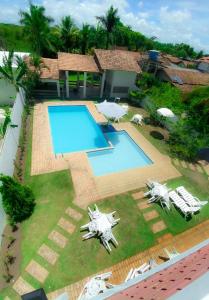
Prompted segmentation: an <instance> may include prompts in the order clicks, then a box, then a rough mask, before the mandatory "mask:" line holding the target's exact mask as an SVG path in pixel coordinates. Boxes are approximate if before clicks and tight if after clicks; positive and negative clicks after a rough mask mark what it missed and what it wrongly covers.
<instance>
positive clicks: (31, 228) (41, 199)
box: [0, 112, 209, 299]
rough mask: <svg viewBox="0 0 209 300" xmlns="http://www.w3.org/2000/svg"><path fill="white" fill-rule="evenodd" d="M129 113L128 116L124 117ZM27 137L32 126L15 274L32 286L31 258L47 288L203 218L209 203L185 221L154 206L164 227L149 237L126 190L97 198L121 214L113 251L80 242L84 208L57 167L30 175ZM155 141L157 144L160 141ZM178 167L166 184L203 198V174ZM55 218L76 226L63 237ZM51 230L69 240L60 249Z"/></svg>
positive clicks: (102, 266)
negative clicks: (28, 210) (47, 253)
mask: <svg viewBox="0 0 209 300" xmlns="http://www.w3.org/2000/svg"><path fill="white" fill-rule="evenodd" d="M132 113H133V112H132ZM130 117H131V115H129V116H128V117H127V118H130ZM31 124H32V119H31ZM139 130H140V132H142V130H143V131H144V135H145V136H146V135H149V133H148V132H146V126H145V125H143V127H142V128H141V127H140V128H139ZM31 136H32V125H31V128H30V139H29V143H28V149H27V154H28V155H27V161H26V173H25V181H26V183H27V184H28V185H30V186H31V188H32V189H33V192H34V194H35V196H36V202H37V205H36V208H35V211H34V214H33V215H32V216H31V218H30V219H28V220H27V221H25V222H24V223H23V224H22V247H21V255H22V261H21V275H22V277H23V278H24V279H25V280H27V281H28V282H29V283H30V284H31V285H33V286H34V287H35V288H38V287H39V283H38V282H37V281H36V280H35V279H33V278H32V277H31V276H30V275H29V274H28V273H27V272H25V271H24V269H25V267H26V266H27V264H28V263H29V261H30V260H31V259H34V260H36V261H37V262H39V263H40V264H41V265H42V266H44V267H46V269H47V270H48V271H49V272H50V274H49V276H48V278H47V280H46V281H45V283H44V285H43V286H44V288H45V290H46V292H49V291H53V290H55V289H59V288H62V287H64V286H66V285H69V284H70V283H73V282H76V281H78V280H80V279H82V278H84V277H86V276H88V275H90V274H94V273H96V272H100V271H102V270H103V269H105V268H106V267H108V266H111V265H113V264H115V263H117V262H119V261H122V260H123V259H125V258H127V257H130V256H132V255H134V254H136V253H138V252H140V251H143V250H144V249H147V248H149V247H151V246H152V245H154V244H155V242H156V238H158V237H159V236H160V235H161V234H164V233H166V232H171V233H172V234H174V235H175V234H178V233H180V232H182V231H184V230H186V229H188V228H190V227H192V226H194V225H196V224H197V223H200V222H202V221H204V220H205V219H207V218H208V216H209V205H206V206H205V207H204V208H203V209H202V211H201V212H200V213H199V214H198V215H197V216H195V217H193V219H192V220H188V221H186V220H185V219H184V218H183V216H181V215H180V213H179V212H178V211H176V209H175V208H173V209H172V211H171V212H169V213H168V212H166V211H163V210H162V208H161V207H160V206H159V205H157V204H156V205H154V206H153V207H154V208H155V209H156V210H157V211H158V212H159V215H160V217H159V219H160V218H161V219H163V220H164V222H165V223H166V225H167V229H166V230H165V231H163V232H162V233H160V234H157V235H154V234H153V233H152V231H151V229H150V226H151V225H152V223H153V221H151V222H145V220H144V218H143V216H142V212H141V211H140V210H139V209H138V207H137V201H135V200H133V198H132V197H131V194H130V193H126V194H123V195H119V196H115V197H112V198H109V199H105V200H101V201H99V202H98V203H97V204H98V206H99V208H100V209H101V210H102V211H105V212H111V211H114V210H116V211H117V217H120V218H121V220H120V222H119V224H118V225H117V226H115V228H114V229H113V233H114V235H115V237H116V239H117V240H118V242H119V246H118V248H117V249H115V248H114V246H112V253H111V254H108V253H107V251H106V250H105V249H104V247H103V246H102V245H101V244H100V242H99V240H98V239H90V240H87V241H82V234H83V233H82V232H80V226H81V225H82V224H85V223H86V222H88V216H87V212H86V211H84V210H82V209H80V208H78V207H77V206H75V205H74V204H73V197H74V191H73V185H72V181H71V177H70V173H69V172H68V171H61V172H55V173H50V174H45V175H39V176H30V164H31V140H32V138H31ZM160 142H161V143H162V141H159V143H160ZM153 144H155V143H153ZM156 146H157V145H156ZM159 149H161V147H159ZM180 171H181V172H182V174H183V176H182V177H180V178H177V179H175V180H170V181H169V182H168V186H169V187H171V188H176V187H177V186H179V185H184V186H185V187H186V188H188V190H189V191H191V192H192V193H193V194H194V195H196V196H198V197H199V198H200V199H203V200H204V199H206V198H207V199H208V193H209V190H208V181H207V180H206V178H205V177H204V176H203V175H201V176H203V177H202V178H199V177H198V176H196V175H195V176H194V174H192V173H194V172H190V173H189V172H187V171H185V170H180ZM68 206H71V207H73V208H75V209H76V210H77V211H79V212H80V213H82V215H83V218H82V219H81V220H80V221H79V222H75V221H74V220H73V219H71V218H70V217H68V216H67V215H66V214H65V209H66V208H67V207H68ZM153 207H152V208H153ZM149 209H150V208H148V210H149ZM61 217H65V218H66V219H68V220H69V221H70V222H72V223H74V224H75V225H76V230H75V232H74V233H73V234H72V235H68V234H67V233H66V232H64V231H63V230H62V229H61V228H60V227H59V226H58V225H57V222H58V220H59V219H60V218H61ZM54 229H55V230H57V231H59V232H60V233H62V234H63V235H64V236H66V237H67V238H68V239H69V242H68V243H67V246H66V247H65V248H64V249H60V248H59V247H57V246H56V245H55V244H54V243H53V242H52V241H50V240H49V239H48V234H49V233H50V232H51V231H52V230H54ZM43 243H45V244H47V245H48V246H49V247H51V248H52V249H54V250H55V251H56V252H57V253H59V255H60V256H59V259H58V261H57V262H56V264H55V265H54V266H51V265H49V264H48V263H47V262H45V261H44V259H43V258H42V257H40V256H39V255H38V254H37V250H38V249H39V247H40V246H41V245H42V244H43ZM6 295H8V296H10V297H11V299H16V296H15V293H14V292H13V290H12V289H9V288H8V289H6V290H4V291H3V292H2V294H1V296H0V299H3V298H1V297H4V296H6Z"/></svg>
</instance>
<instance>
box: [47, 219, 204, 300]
mask: <svg viewBox="0 0 209 300" xmlns="http://www.w3.org/2000/svg"><path fill="white" fill-rule="evenodd" d="M208 238H209V220H207V221H205V222H203V223H201V224H199V225H197V226H195V227H193V228H191V229H189V230H187V231H185V232H183V233H181V234H179V235H177V236H172V235H171V234H165V235H164V236H162V237H161V238H159V239H158V244H157V245H156V246H154V247H151V248H149V249H148V250H145V251H143V252H140V253H138V254H137V255H135V256H132V257H130V258H128V259H125V260H123V261H122V262H120V263H118V264H116V265H114V266H112V267H110V268H107V269H105V270H102V271H101V272H98V274H102V273H105V272H109V271H111V272H112V277H111V278H110V280H109V282H110V283H112V284H121V283H122V282H124V280H125V278H126V276H127V274H128V272H129V271H130V269H131V268H136V267H139V266H140V265H142V264H143V263H145V262H148V261H149V259H155V260H156V261H157V263H158V264H162V263H163V262H164V260H163V259H161V257H162V258H166V255H165V252H164V248H167V249H172V248H173V247H175V248H176V249H177V250H178V252H179V253H182V252H185V251H187V250H189V249H190V248H192V247H194V246H195V245H197V244H199V243H201V242H203V241H204V240H206V239H208ZM116 251H117V249H116ZM93 276H94V275H92V276H90V277H88V278H85V279H83V280H80V281H78V282H76V283H74V284H71V285H69V286H66V287H64V288H63V289H60V290H57V291H54V292H52V293H49V294H48V295H47V297H48V299H49V300H54V299H55V298H56V297H57V296H58V295H61V294H62V293H64V292H67V294H68V295H69V298H70V299H71V300H75V299H78V296H79V294H80V293H81V291H82V289H83V287H84V285H85V284H86V283H87V282H88V280H89V279H90V278H92V277H93ZM188 283H189V281H188ZM138 296H139V295H138ZM137 299H138V298H137ZM144 299H146V298H144ZM147 299H148V298H147ZM149 299H150V298H149ZM158 299H159V298H158ZM160 299H162V298H160ZM163 299H164V298H163Z"/></svg>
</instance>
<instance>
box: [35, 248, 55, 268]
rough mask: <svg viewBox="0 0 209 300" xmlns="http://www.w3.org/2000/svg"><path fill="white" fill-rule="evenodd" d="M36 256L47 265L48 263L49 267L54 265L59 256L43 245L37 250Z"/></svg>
mask: <svg viewBox="0 0 209 300" xmlns="http://www.w3.org/2000/svg"><path fill="white" fill-rule="evenodd" d="M38 254H39V255H40V256H42V257H43V258H44V259H45V260H46V261H48V263H50V264H51V265H54V264H55V263H56V261H57V259H58V257H59V254H58V253H57V252H55V251H54V250H52V249H51V248H49V247H48V246H47V245H45V244H43V245H42V246H41V247H40V248H39V250H38Z"/></svg>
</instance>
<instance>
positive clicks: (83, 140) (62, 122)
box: [48, 105, 109, 154]
mask: <svg viewBox="0 0 209 300" xmlns="http://www.w3.org/2000/svg"><path fill="white" fill-rule="evenodd" d="M48 115H49V121H50V128H51V137H52V144H53V149H54V153H55V154H59V153H69V152H78V151H87V150H91V149H99V148H105V147H109V144H108V142H107V140H106V139H105V136H104V135H103V133H102V130H101V128H100V126H99V125H98V124H97V123H96V122H95V121H94V119H93V117H92V116H91V114H90V113H89V111H88V109H87V107H86V106H85V105H63V106H48Z"/></svg>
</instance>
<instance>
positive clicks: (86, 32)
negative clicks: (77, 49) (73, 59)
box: [80, 24, 90, 54]
mask: <svg viewBox="0 0 209 300" xmlns="http://www.w3.org/2000/svg"><path fill="white" fill-rule="evenodd" d="M89 38H90V25H88V24H83V27H82V29H81V31H80V44H81V53H82V54H86V52H87V49H88V47H89Z"/></svg>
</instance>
